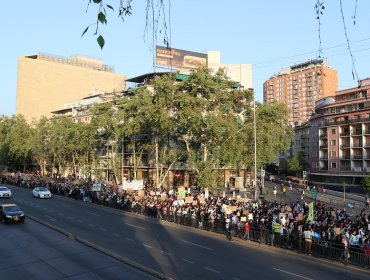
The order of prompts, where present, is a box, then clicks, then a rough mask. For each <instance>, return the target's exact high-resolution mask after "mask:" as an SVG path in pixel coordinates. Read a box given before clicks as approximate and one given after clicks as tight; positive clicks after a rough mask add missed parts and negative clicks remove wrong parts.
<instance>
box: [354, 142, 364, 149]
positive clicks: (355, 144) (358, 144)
mask: <svg viewBox="0 0 370 280" xmlns="http://www.w3.org/2000/svg"><path fill="white" fill-rule="evenodd" d="M352 148H355V149H358V148H361V149H362V143H354V144H353V145H352Z"/></svg>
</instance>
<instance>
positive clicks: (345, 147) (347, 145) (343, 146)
mask: <svg viewBox="0 0 370 280" xmlns="http://www.w3.org/2000/svg"><path fill="white" fill-rule="evenodd" d="M340 148H341V149H349V148H350V146H349V143H343V144H342V145H340Z"/></svg>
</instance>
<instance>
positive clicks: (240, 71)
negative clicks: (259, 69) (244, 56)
mask: <svg viewBox="0 0 370 280" xmlns="http://www.w3.org/2000/svg"><path fill="white" fill-rule="evenodd" d="M206 53H207V66H208V68H210V69H212V70H213V71H217V70H218V69H219V68H223V69H224V70H225V74H226V76H227V77H229V78H230V80H233V81H235V82H238V83H240V85H241V86H242V87H244V88H245V89H247V88H253V76H252V64H225V63H221V52H219V51H207V52H206Z"/></svg>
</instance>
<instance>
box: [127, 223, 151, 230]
mask: <svg viewBox="0 0 370 280" xmlns="http://www.w3.org/2000/svg"><path fill="white" fill-rule="evenodd" d="M125 224H126V225H128V226H130V227H134V228H139V229H142V230H146V228H143V227H139V226H135V225H132V224H128V223H125Z"/></svg>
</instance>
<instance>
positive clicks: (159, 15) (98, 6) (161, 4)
mask: <svg viewBox="0 0 370 280" xmlns="http://www.w3.org/2000/svg"><path fill="white" fill-rule="evenodd" d="M105 2H106V1H104V0H88V5H87V9H86V12H87V11H88V10H89V7H90V4H92V5H93V9H94V10H95V11H96V22H95V23H92V24H90V25H88V26H87V27H86V28H85V30H84V31H83V32H82V35H81V37H83V36H84V35H85V33H86V32H87V31H88V30H89V28H90V27H91V26H95V32H94V35H95V36H97V38H96V40H97V43H98V45H99V47H100V48H101V49H102V48H103V47H104V45H105V39H104V37H103V35H102V34H101V32H100V27H101V25H107V24H108V20H107V19H108V14H109V13H108V11H111V12H113V13H114V12H116V11H117V13H118V17H119V18H120V19H121V20H122V21H124V20H125V18H126V17H128V16H130V15H131V14H132V11H133V7H132V2H133V0H120V1H119V3H118V4H117V5H116V6H115V7H113V6H111V5H109V4H105ZM167 5H168V6H170V3H168V4H167ZM168 8H169V7H168ZM165 10H166V1H165V0H154V1H149V0H147V3H146V9H145V11H146V25H145V32H149V31H150V30H156V31H155V33H156V34H152V36H153V38H154V37H155V36H156V35H157V32H158V31H157V30H160V33H161V34H163V43H164V44H165V45H166V46H167V47H169V36H168V33H167V32H168V28H169V20H168V19H167V18H166V11H165ZM153 15H155V17H153ZM151 27H152V28H151Z"/></svg>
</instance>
